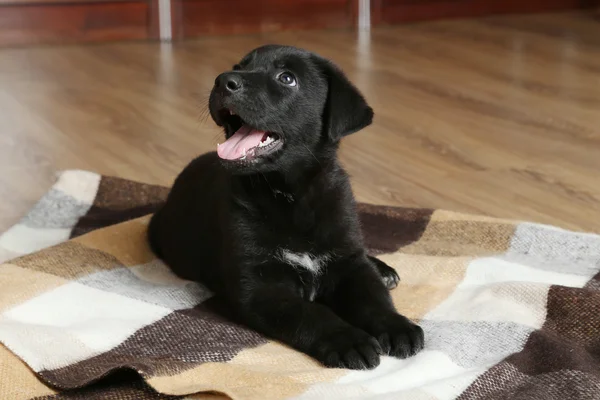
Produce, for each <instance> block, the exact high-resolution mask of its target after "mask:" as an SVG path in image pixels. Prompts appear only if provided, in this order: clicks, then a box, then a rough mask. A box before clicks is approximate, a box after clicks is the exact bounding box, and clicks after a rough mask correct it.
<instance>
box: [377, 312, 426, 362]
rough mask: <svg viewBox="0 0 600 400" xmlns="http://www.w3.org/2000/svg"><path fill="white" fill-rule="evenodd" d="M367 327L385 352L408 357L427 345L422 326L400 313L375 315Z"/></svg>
mask: <svg viewBox="0 0 600 400" xmlns="http://www.w3.org/2000/svg"><path fill="white" fill-rule="evenodd" d="M369 325H370V326H369V327H368V328H367V329H366V330H367V332H369V333H370V334H371V335H373V336H374V337H375V338H376V339H377V341H378V342H379V345H380V346H381V349H382V350H383V353H384V354H388V355H390V356H393V357H398V358H407V357H410V356H414V355H415V354H417V353H418V352H419V351H421V350H422V349H423V347H424V346H425V336H424V334H423V329H421V327H420V326H418V325H416V324H414V323H413V322H411V321H410V320H409V319H408V318H406V317H404V316H402V315H399V314H389V315H385V316H378V317H375V318H374V320H373V321H372V323H371V324H369Z"/></svg>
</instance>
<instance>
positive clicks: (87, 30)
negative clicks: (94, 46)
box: [0, 1, 150, 45]
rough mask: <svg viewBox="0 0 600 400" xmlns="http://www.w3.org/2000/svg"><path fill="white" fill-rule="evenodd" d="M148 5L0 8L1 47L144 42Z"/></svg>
mask: <svg viewBox="0 0 600 400" xmlns="http://www.w3.org/2000/svg"><path fill="white" fill-rule="evenodd" d="M149 26H150V12H149V6H148V3H146V2H145V1H141V2H111V3H107V2H101V3H79V4H32V5H23V4H19V5H16V4H14V5H0V45H20V44H34V43H56V42H74V41H100V40H117V39H143V38H147V37H148V36H149V33H150V29H149Z"/></svg>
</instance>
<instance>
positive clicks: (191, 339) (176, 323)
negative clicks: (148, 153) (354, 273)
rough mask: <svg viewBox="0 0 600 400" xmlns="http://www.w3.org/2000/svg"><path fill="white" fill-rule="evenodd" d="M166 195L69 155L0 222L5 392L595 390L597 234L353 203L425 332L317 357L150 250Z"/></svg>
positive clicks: (514, 394) (467, 394) (331, 395)
mask: <svg viewBox="0 0 600 400" xmlns="http://www.w3.org/2000/svg"><path fill="white" fill-rule="evenodd" d="M166 194H167V189H166V188H163V187H157V186H151V185H146V184H141V183H136V182H131V181H126V180H122V179H117V178H111V177H105V176H99V175H97V174H94V173H90V172H84V171H67V172H64V173H63V174H62V175H61V176H60V177H59V179H58V181H57V183H56V184H55V185H54V187H52V188H51V190H50V191H49V192H48V193H47V194H46V195H45V196H44V197H43V198H42V199H41V200H40V201H39V203H38V204H37V205H36V206H35V207H34V208H33V209H32V210H31V212H30V213H29V214H28V215H27V216H25V217H24V218H23V220H22V221H21V222H20V223H18V224H17V225H16V226H14V227H12V228H11V229H9V230H8V231H7V232H6V233H4V234H3V235H2V236H0V257H1V258H2V259H3V260H4V261H6V262H5V263H4V264H3V265H2V266H0V341H1V342H2V344H3V345H4V347H2V346H0V399H10V400H13V399H32V398H38V399H88V400H89V399H140V400H143V399H175V398H182V397H183V398H189V399H200V398H220V397H225V396H228V397H231V398H235V399H261V400H267V399H291V398H294V399H342V398H344V399H345V398H361V399H363V398H372V399H409V400H450V399H465V400H467V399H486V400H490V399H536V400H538V399H545V400H551V399H557V400H563V399H599V398H600V273H599V271H600V237H599V236H595V235H591V234H581V233H574V232H568V231H564V230H561V229H557V228H553V227H549V226H542V225H536V224H530V223H517V222H513V221H504V220H498V219H491V218H484V217H477V216H470V215H464V214H457V213H452V212H447V211H441V210H423V209H403V208H392V207H380V206H371V205H361V206H360V216H361V219H362V223H363V227H364V231H365V235H366V238H367V242H368V246H369V248H370V250H371V251H372V252H373V253H374V254H376V255H377V256H378V257H380V258H381V259H382V260H384V261H386V262H387V263H389V264H390V265H392V266H394V267H395V268H396V269H397V270H398V271H399V273H400V276H401V277H402V281H401V283H400V285H399V287H398V288H397V289H395V290H394V291H393V292H392V294H393V298H394V301H395V304H396V306H397V308H398V309H399V310H400V311H401V312H402V313H403V314H405V315H407V316H408V317H410V318H413V319H415V320H418V321H420V323H421V325H422V327H423V328H424V330H425V334H426V347H425V349H424V350H423V351H422V352H421V353H419V354H418V355H417V356H416V357H414V358H411V359H408V360H398V359H394V358H389V357H384V358H383V360H382V363H381V365H380V366H379V367H378V368H377V369H375V370H372V371H348V370H340V369H325V368H322V367H321V366H320V365H319V364H318V363H316V362H315V361H313V360H312V359H311V358H309V357H307V356H305V355H303V354H301V353H298V352H296V351H294V350H292V349H290V348H288V347H286V346H283V345H281V344H279V343H276V342H273V341H271V340H268V339H267V338H264V337H262V336H260V335H259V334H257V333H255V332H253V331H251V330H249V329H246V328H245V327H242V326H238V325H236V324H234V323H232V322H230V321H229V320H228V318H227V314H226V310H224V309H223V308H221V307H220V303H219V299H218V298H217V297H213V296H212V294H211V293H210V292H209V291H208V290H207V289H206V288H204V287H203V286H202V285H200V284H197V283H193V282H188V281H184V280H181V279H179V278H177V277H175V276H174V275H172V274H171V273H170V272H169V270H168V268H167V267H166V266H165V265H163V264H162V263H161V262H159V261H158V260H156V259H155V257H154V256H153V255H152V253H151V252H150V250H149V249H148V246H147V244H146V240H145V229H146V226H147V222H148V216H147V214H148V213H151V212H152V211H153V210H155V209H156V207H157V206H158V205H160V203H161V202H162V201H163V199H164V198H165V196H166ZM145 215H146V216H145ZM9 259H10V261H7V260H9ZM194 393H196V394H195V395H194ZM197 393H204V394H197Z"/></svg>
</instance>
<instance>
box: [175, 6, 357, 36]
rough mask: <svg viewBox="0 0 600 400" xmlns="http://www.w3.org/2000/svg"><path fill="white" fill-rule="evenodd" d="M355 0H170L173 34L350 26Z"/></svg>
mask: <svg viewBox="0 0 600 400" xmlns="http://www.w3.org/2000/svg"><path fill="white" fill-rule="evenodd" d="M357 6H358V2H357V0H285V1H280V0H254V1H248V0H173V3H172V7H173V8H172V10H173V13H172V15H173V27H174V36H175V37H178V38H181V37H191V36H199V35H204V34H231V33H254V32H273V31H282V30H299V29H315V28H341V27H352V26H355V25H356V22H357Z"/></svg>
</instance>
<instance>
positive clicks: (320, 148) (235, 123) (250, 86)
mask: <svg viewBox="0 0 600 400" xmlns="http://www.w3.org/2000/svg"><path fill="white" fill-rule="evenodd" d="M209 108H210V113H211V116H212V118H213V120H214V121H215V122H216V124H217V125H219V126H222V127H223V128H224V130H225V139H226V140H225V142H224V143H222V144H220V145H219V146H218V149H217V153H218V155H219V157H220V158H221V159H222V161H223V164H224V165H225V166H226V167H228V168H230V169H231V170H232V171H234V172H235V173H255V172H268V171H274V170H286V169H288V168H294V167H295V166H298V165H300V166H301V165H303V163H309V162H312V161H314V159H315V158H317V157H319V156H322V155H324V154H331V150H332V149H333V150H335V149H336V148H337V143H338V142H339V140H340V139H341V138H342V137H343V136H346V135H349V134H351V133H353V132H356V131H358V130H360V129H362V128H364V127H366V126H367V125H369V124H371V121H372V119H373V110H372V109H371V107H369V106H368V105H367V103H366V102H365V100H364V98H363V97H362V95H361V94H360V93H359V92H358V90H357V89H356V88H355V87H354V86H353V85H352V84H351V83H350V82H349V81H348V79H347V78H346V76H345V75H344V74H343V73H342V71H340V70H339V69H338V68H337V67H336V66H335V65H334V64H332V63H331V62H330V61H328V60H325V59H323V58H321V57H319V56H317V55H315V54H313V53H310V52H307V51H305V50H301V49H297V48H294V47H289V46H276V45H268V46H263V47H259V48H258V49H255V50H253V51H252V52H250V53H249V54H248V55H246V56H245V57H244V58H243V59H242V60H241V61H240V62H239V64H237V65H235V66H234V67H233V70H232V71H229V72H225V73H223V74H221V75H219V76H218V77H217V79H216V80H215V86H214V88H213V89H212V92H211V94H210V101H209Z"/></svg>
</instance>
